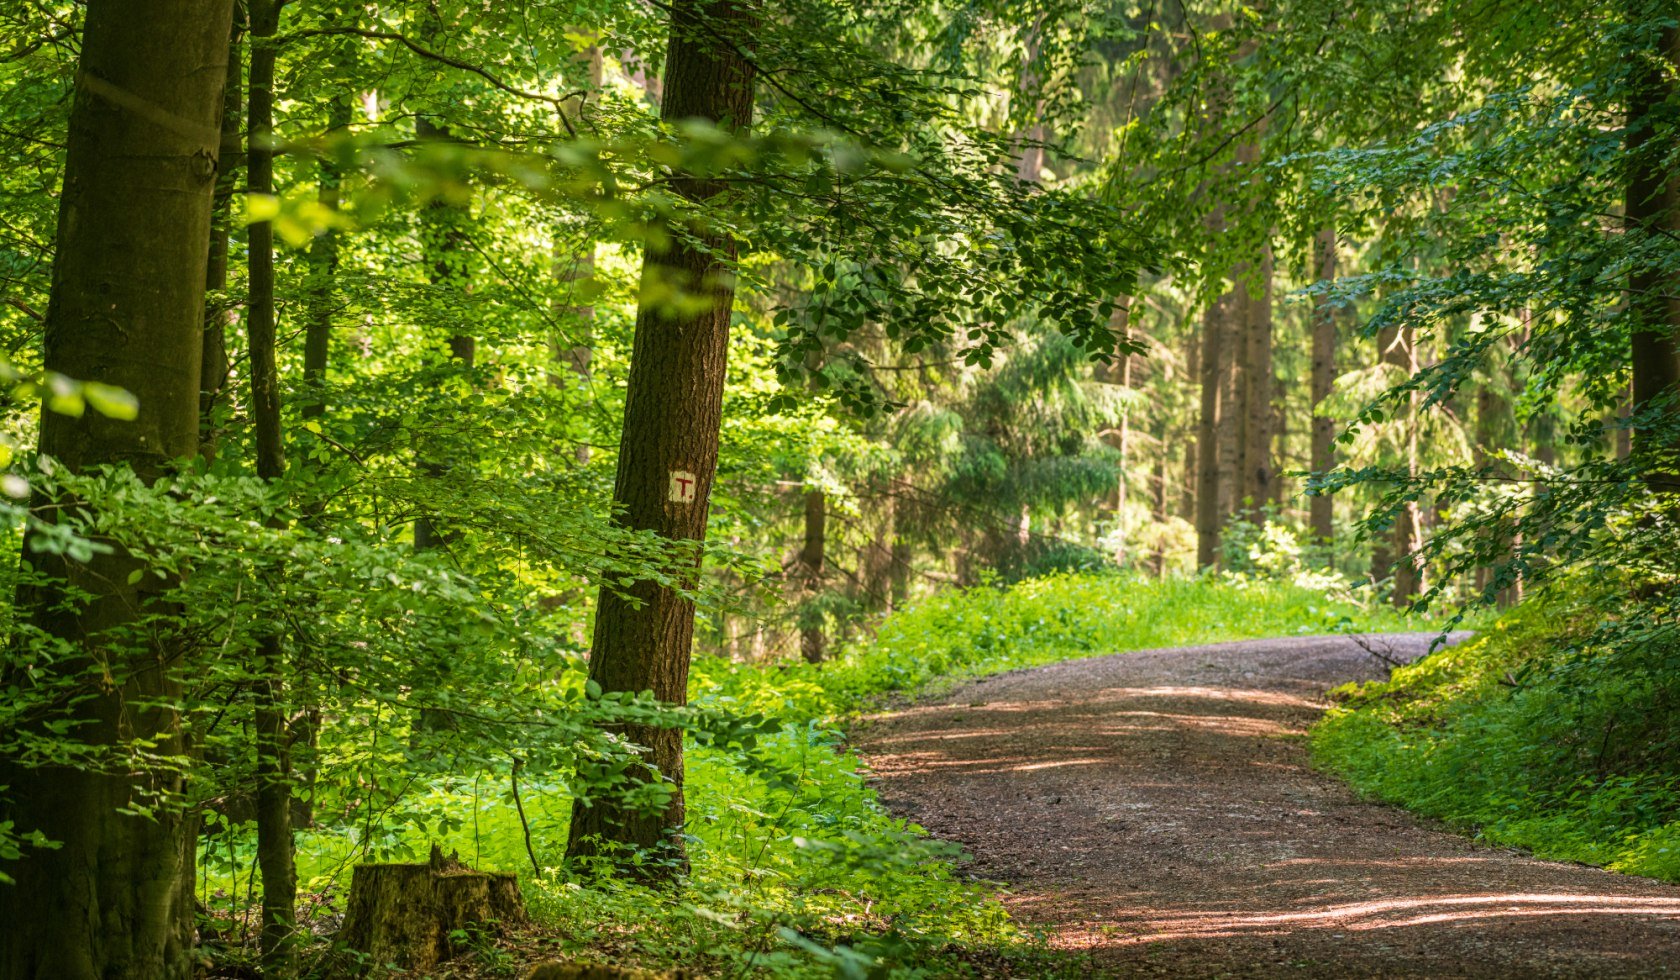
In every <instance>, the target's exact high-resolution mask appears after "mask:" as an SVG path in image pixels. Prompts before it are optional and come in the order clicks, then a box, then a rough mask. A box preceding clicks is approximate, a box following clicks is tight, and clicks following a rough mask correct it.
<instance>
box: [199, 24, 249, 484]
mask: <svg viewBox="0 0 1680 980" xmlns="http://www.w3.org/2000/svg"><path fill="white" fill-rule="evenodd" d="M243 36H244V30H243V27H242V25H240V24H238V23H237V22H236V23H235V24H234V25H233V29H232V31H230V32H229V34H228V54H227V59H228V60H227V81H226V83H225V84H224V86H223V90H222V138H221V143H220V145H219V148H218V150H217V161H216V190H215V194H214V196H213V198H212V204H211V209H210V258H209V263H208V265H207V266H206V269H205V275H204V288H205V289H206V290H207V291H209V292H212V293H215V294H217V295H216V297H215V298H214V300H213V301H207V302H206V303H205V304H204V342H203V352H202V354H201V355H200V360H199V381H198V414H199V444H198V452H199V455H201V456H203V457H204V458H205V459H214V458H215V456H216V443H217V441H218V435H219V434H218V433H217V431H216V407H217V404H218V403H219V402H220V401H221V397H222V388H223V386H225V385H226V384H227V378H228V355H227V329H228V327H229V326H230V325H232V323H233V322H234V320H235V319H236V317H235V315H234V312H233V308H232V304H231V302H230V301H229V299H228V298H227V296H225V295H223V294H224V293H225V291H226V290H227V287H228V239H229V238H230V236H231V234H232V227H233V195H234V192H235V191H236V190H237V189H238V186H239V170H240V168H241V167H243V166H244V165H245V143H244V140H243V139H242V138H241V137H242V135H243V130H244V125H245V100H244V98H243V93H242V92H241V91H240V85H241V83H242V82H243V79H244V69H245V64H244V52H243V50H242V44H241V40H242V38H243Z"/></svg>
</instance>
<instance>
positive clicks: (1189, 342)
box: [1178, 331, 1207, 527]
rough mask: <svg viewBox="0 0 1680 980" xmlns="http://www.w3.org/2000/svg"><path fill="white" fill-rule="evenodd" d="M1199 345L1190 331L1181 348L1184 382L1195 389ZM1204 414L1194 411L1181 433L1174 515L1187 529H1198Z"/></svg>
mask: <svg viewBox="0 0 1680 980" xmlns="http://www.w3.org/2000/svg"><path fill="white" fill-rule="evenodd" d="M1202 341H1203V338H1202V336H1200V335H1198V334H1197V333H1195V332H1194V331H1191V332H1190V333H1189V335H1188V336H1187V337H1186V339H1185V344H1184V347H1185V351H1184V377H1185V380H1186V381H1188V382H1189V383H1191V384H1195V385H1201V384H1202V383H1203V378H1202ZM1199 390H1200V391H1202V392H1203V393H1204V394H1205V393H1206V390H1207V389H1206V388H1205V387H1202V388H1200V389H1199ZM1204 414H1205V413H1203V412H1200V411H1198V413H1197V416H1196V418H1195V419H1193V420H1192V421H1191V422H1190V423H1189V424H1188V425H1186V426H1185V430H1184V436H1185V438H1184V483H1183V485H1182V486H1181V487H1180V488H1179V494H1180V497H1179V510H1178V514H1179V516H1180V517H1182V518H1184V521H1185V523H1187V524H1189V525H1190V526H1191V527H1197V526H1199V525H1198V524H1197V523H1196V488H1197V487H1198V486H1199V485H1200V484H1199V483H1198V479H1199V473H1198V468H1197V456H1198V455H1199V453H1200V449H1201V444H1202V440H1201V439H1200V438H1198V434H1199V432H1200V425H1201V417H1202V415H1204Z"/></svg>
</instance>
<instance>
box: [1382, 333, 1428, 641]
mask: <svg viewBox="0 0 1680 980" xmlns="http://www.w3.org/2000/svg"><path fill="white" fill-rule="evenodd" d="M1378 345H1379V347H1380V348H1381V352H1382V359H1383V360H1384V361H1386V362H1387V363H1389V364H1392V365H1394V366H1396V367H1398V368H1400V369H1401V370H1402V371H1404V372H1405V375H1406V377H1408V378H1410V377H1412V376H1413V375H1415V374H1417V371H1418V355H1417V338H1416V336H1415V334H1414V331H1413V330H1412V329H1411V328H1410V327H1385V328H1383V329H1382V330H1381V331H1379V337H1378ZM1421 406H1422V397H1421V395H1420V394H1419V393H1418V392H1416V391H1414V392H1411V393H1410V394H1409V395H1408V397H1407V401H1406V416H1405V419H1404V425H1405V427H1406V428H1405V431H1404V432H1403V433H1402V438H1403V439H1404V441H1405V449H1404V452H1405V466H1406V474H1407V475H1408V476H1412V477H1415V476H1417V474H1418V452H1419V445H1418V436H1419V427H1420V425H1421V422H1422V419H1421ZM1422 547H1423V523H1422V515H1421V513H1420V511H1419V507H1418V503H1417V501H1415V500H1411V501H1407V502H1406V503H1405V505H1404V506H1402V507H1401V508H1400V512H1399V513H1398V514H1397V515H1395V519H1394V529H1393V533H1392V534H1391V535H1390V541H1389V542H1388V544H1387V547H1386V549H1385V548H1381V547H1379V549H1378V550H1377V551H1376V552H1375V553H1374V554H1373V561H1372V564H1373V572H1377V573H1384V574H1385V573H1386V571H1387V569H1389V568H1392V569H1393V574H1394V593H1393V596H1392V599H1393V602H1394V605H1395V606H1397V607H1400V608H1404V607H1405V606H1406V605H1407V604H1409V603H1410V602H1411V600H1412V599H1413V598H1415V597H1416V596H1417V595H1418V594H1419V593H1421V592H1422V591H1423V568H1422V566H1421V564H1419V562H1418V559H1417V557H1416V552H1417V551H1418V549H1420V548H1422Z"/></svg>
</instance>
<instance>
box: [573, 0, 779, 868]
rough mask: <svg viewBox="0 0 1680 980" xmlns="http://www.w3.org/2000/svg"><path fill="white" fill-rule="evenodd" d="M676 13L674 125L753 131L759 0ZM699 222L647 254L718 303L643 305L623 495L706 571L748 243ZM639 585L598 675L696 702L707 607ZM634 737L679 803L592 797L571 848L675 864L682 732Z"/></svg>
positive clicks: (599, 630)
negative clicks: (696, 668) (697, 648)
mask: <svg viewBox="0 0 1680 980" xmlns="http://www.w3.org/2000/svg"><path fill="white" fill-rule="evenodd" d="M671 11H672V12H671V39H670V44H669V47H668V49H667V52H666V56H665V81H664V94H665V98H664V105H663V106H662V107H661V115H662V117H663V118H664V119H665V120H667V121H669V122H675V121H678V120H682V119H693V118H699V119H703V120H707V121H710V122H713V123H716V124H717V125H719V126H721V127H723V128H725V129H727V130H731V131H735V132H745V131H746V129H747V127H748V125H749V123H750V122H751V119H752V106H753V76H754V66H753V63H752V61H751V60H749V59H748V58H747V57H746V56H745V55H743V54H742V51H743V50H744V49H745V46H746V45H748V44H750V35H751V33H752V31H753V30H754V28H755V26H756V21H757V18H758V11H757V8H756V7H755V6H754V5H751V4H748V3H740V2H736V0H677V2H676V3H674V4H673V6H672V8H671ZM672 187H673V189H674V190H675V191H676V193H678V194H680V195H682V196H683V197H685V198H687V199H688V200H691V201H696V202H704V201H708V200H710V199H712V198H714V197H716V196H718V195H720V194H721V193H722V192H724V191H725V190H726V187H725V185H723V184H722V183H720V182H714V181H709V180H706V179H704V178H700V177H695V176H692V175H688V174H678V175H676V178H675V180H674V181H673V182H672ZM693 233H694V234H695V235H696V236H698V237H699V238H700V240H701V242H702V243H703V244H702V246H701V247H696V246H694V245H691V244H689V242H688V241H686V240H684V239H683V238H681V237H677V236H672V237H671V240H670V243H669V244H668V245H666V246H664V247H655V246H652V245H650V246H649V247H648V248H647V249H646V250H645V252H644V254H643V257H642V278H643V282H644V284H645V285H647V286H648V287H649V288H645V289H644V290H643V295H644V296H654V295H656V294H658V293H660V292H663V290H658V289H654V288H652V286H653V285H654V284H655V283H659V284H661V285H663V286H665V287H666V288H670V287H676V288H678V289H680V290H682V291H683V292H685V293H687V294H689V295H690V296H691V297H704V298H706V299H709V300H710V302H709V303H708V304H707V305H706V307H705V308H704V309H700V310H694V309H692V308H691V307H688V308H678V307H676V306H675V305H674V304H671V303H669V302H661V301H658V300H654V299H650V300H648V301H646V302H643V303H642V304H641V305H640V307H639V308H638V310H637V311H636V331H635V340H634V342H633V344H632V348H631V357H630V378H629V382H628V386H627V389H626V392H625V402H624V426H623V435H622V438H621V441H620V443H619V456H618V473H617V478H616V480H615V483H614V488H613V503H614V504H615V506H616V508H617V510H618V513H619V515H620V516H619V520H620V521H621V522H622V523H623V524H624V525H625V526H627V527H630V528H634V529H637V530H646V531H652V532H654V533H655V534H658V535H659V536H661V537H664V538H668V539H670V540H673V541H677V542H692V543H693V545H694V547H693V549H692V553H693V558H692V559H691V560H692V561H693V562H694V565H695V570H694V573H693V574H698V566H699V558H700V549H699V543H700V542H702V541H704V540H705V536H706V517H707V512H708V509H709V506H710V502H711V492H712V480H713V477H714V475H715V472H716V469H717V456H718V434H719V424H720V422H721V415H722V403H723V384H724V373H725V365H726V361H727V357H728V353H729V314H730V308H731V306H732V304H733V302H734V293H735V290H734V280H733V278H732V276H731V274H730V270H729V263H730V261H731V260H732V259H733V256H734V251H735V243H734V240H733V239H732V238H731V237H730V236H729V235H728V233H727V232H720V231H718V230H716V229H713V228H706V227H699V228H695V229H693ZM684 306H685V307H687V304H684ZM625 592H626V593H627V594H621V593H619V592H618V591H615V590H614V589H611V588H603V589H602V590H601V593H600V600H599V605H598V606H597V610H596V614H595V638H594V644H593V649H592V651H591V654H590V659H589V676H590V678H591V679H592V680H594V681H595V682H596V683H598V684H599V685H600V686H601V688H602V689H603V690H605V691H609V692H610V691H631V692H635V691H652V692H653V695H654V696H655V697H656V698H658V699H659V700H661V701H664V702H668V703H673V704H683V703H685V702H686V701H687V698H688V666H689V654H690V649H691V647H692V644H693V636H694V606H693V604H692V603H691V602H690V601H689V600H688V599H686V598H684V597H683V596H682V595H681V594H680V593H679V592H677V591H676V590H675V589H672V588H669V587H666V586H662V585H659V584H658V583H656V582H653V581H648V580H643V581H640V582H636V583H634V584H633V585H631V586H629V587H628V589H626V590H625ZM623 734H624V735H626V736H627V737H628V738H629V739H630V741H631V742H633V743H634V744H636V745H640V746H644V747H646V750H647V751H646V753H645V754H644V756H643V759H644V760H645V761H646V763H647V764H648V766H649V768H650V771H648V772H644V773H642V774H641V778H643V779H663V780H665V781H667V783H668V785H669V787H670V789H671V795H670V797H669V802H668V803H667V804H666V805H665V806H664V807H663V808H662V809H660V810H659V811H657V812H648V811H646V810H638V809H633V808H629V807H626V806H625V805H623V804H621V803H619V802H617V801H615V800H613V799H607V798H602V799H596V800H593V801H589V800H582V799H580V800H579V801H578V802H577V803H576V804H575V805H574V806H573V809H572V824H571V839H570V841H569V843H568V846H567V853H568V855H569V856H578V855H583V854H590V853H595V852H596V851H597V850H598V848H599V844H598V843H597V841H599V842H605V843H608V844H617V845H630V846H638V847H643V848H665V849H668V850H669V851H670V852H672V853H673V856H674V857H675V860H673V861H671V862H667V863H658V864H656V865H653V866H648V867H647V868H646V870H645V871H644V872H643V873H645V874H647V875H650V876H654V877H661V876H665V875H669V874H671V873H673V872H674V871H675V870H676V869H677V867H679V866H680V865H681V864H682V863H684V860H683V858H682V857H681V854H682V844H681V838H680V837H679V836H678V834H679V833H680V831H681V829H682V826H683V819H684V805H683V793H682V785H683V740H682V732H681V731H680V730H678V729H672V728H652V727H644V726H630V727H628V728H627V729H626V731H625V732H624V733H623Z"/></svg>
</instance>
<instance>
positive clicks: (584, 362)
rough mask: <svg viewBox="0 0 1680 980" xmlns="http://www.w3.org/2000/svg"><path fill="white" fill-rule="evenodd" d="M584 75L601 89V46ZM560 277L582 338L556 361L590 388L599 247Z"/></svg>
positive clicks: (564, 309)
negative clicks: (588, 297)
mask: <svg viewBox="0 0 1680 980" xmlns="http://www.w3.org/2000/svg"><path fill="white" fill-rule="evenodd" d="M581 60H582V61H583V68H584V75H585V77H586V79H587V80H588V82H589V89H590V91H595V90H598V89H600V87H601V81H602V77H603V76H602V60H601V49H600V47H599V46H596V45H590V46H589V48H588V49H587V50H586V51H584V52H583V54H582V56H581ZM582 117H583V113H582V112H581V111H579V112H578V113H576V114H575V115H574V116H573V122H574V125H575V124H576V122H577V121H579V120H581V119H582ZM555 265H556V270H555V271H556V277H557V278H558V279H559V280H560V282H561V284H562V285H563V286H564V287H565V288H566V290H567V292H568V294H569V295H570V296H571V298H572V302H571V303H570V304H568V305H564V306H561V307H560V308H559V310H558V312H559V313H560V314H561V315H562V316H563V317H569V318H570V319H573V320H575V321H576V322H577V324H578V328H579V330H578V334H577V335H576V336H575V337H573V338H572V339H573V341H574V342H573V343H572V344H570V345H569V346H568V345H567V344H565V343H564V341H563V339H562V338H560V337H555V338H554V340H553V341H552V342H551V343H552V345H553V358H554V362H555V364H556V366H564V368H565V369H566V372H567V373H569V374H570V375H571V376H572V377H573V378H574V379H575V380H577V381H578V383H579V384H580V386H584V387H587V386H588V384H589V381H590V378H591V377H592V374H593V367H594V359H595V340H594V333H595V329H594V325H595V306H594V304H593V303H590V302H586V301H581V300H578V299H577V298H576V296H575V293H576V291H577V290H578V288H579V286H580V284H585V285H586V284H588V283H589V281H590V280H592V279H593V278H594V276H595V243H594V242H593V241H589V242H586V243H584V244H583V245H582V246H580V247H579V248H578V249H577V251H575V252H573V253H571V254H570V255H567V256H565V257H563V258H561V259H559V260H558V261H557V262H556V263H555ZM548 380H549V383H550V384H552V385H554V386H556V387H560V386H562V385H563V384H564V381H563V375H562V374H561V373H560V372H559V371H553V372H550V374H549V379H548ZM572 453H573V458H575V459H576V460H577V462H578V465H580V466H581V465H583V464H585V463H588V462H589V457H590V446H589V443H588V442H587V441H584V442H579V443H578V444H577V447H576V448H575V449H573V451H572Z"/></svg>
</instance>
